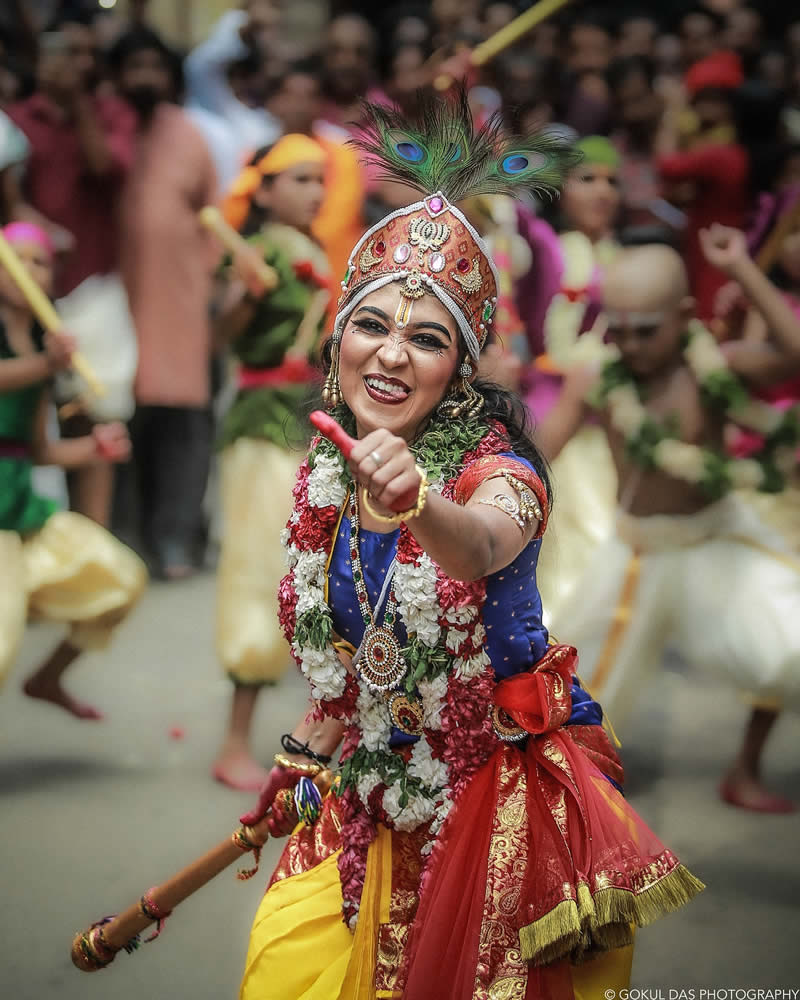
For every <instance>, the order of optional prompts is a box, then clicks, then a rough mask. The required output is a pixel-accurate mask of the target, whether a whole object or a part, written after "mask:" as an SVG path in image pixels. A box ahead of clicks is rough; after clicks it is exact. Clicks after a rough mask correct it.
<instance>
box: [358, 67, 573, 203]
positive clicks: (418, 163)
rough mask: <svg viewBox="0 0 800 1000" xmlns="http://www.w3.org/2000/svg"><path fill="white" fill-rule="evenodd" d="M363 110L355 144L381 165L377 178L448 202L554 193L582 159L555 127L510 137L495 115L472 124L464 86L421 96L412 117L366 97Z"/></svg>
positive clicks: (550, 194)
mask: <svg viewBox="0 0 800 1000" xmlns="http://www.w3.org/2000/svg"><path fill="white" fill-rule="evenodd" d="M363 111H364V117H363V121H362V123H361V130H360V132H359V135H358V137H357V138H355V139H353V140H352V144H353V145H354V146H356V147H357V148H358V149H360V150H361V151H362V152H363V153H364V154H366V156H365V158H366V160H367V162H370V163H372V164H375V165H376V166H377V167H378V168H379V176H380V177H382V178H384V179H386V180H392V181H399V182H401V183H404V184H408V185H409V186H411V187H413V188H416V189H417V190H418V191H420V192H421V193H422V194H424V195H428V194H432V193H433V192H435V191H441V193H442V194H443V195H444V196H445V197H446V198H447V199H448V200H449V201H450V202H458V201H462V200H463V199H464V198H469V197H471V196H473V195H478V194H509V195H512V196H514V195H517V194H519V193H520V192H522V191H524V190H528V191H536V192H537V193H539V194H544V195H547V196H549V197H553V196H554V195H555V194H556V193H557V192H558V190H559V188H560V187H561V183H562V181H563V179H564V175H565V174H566V172H567V171H568V170H569V169H570V168H571V167H573V166H575V164H577V163H578V162H580V159H581V154H580V153H579V152H577V151H576V150H575V149H574V147H573V146H571V145H570V144H569V142H567V141H566V140H565V139H564V138H563V136H560V135H557V134H555V133H553V132H550V133H548V132H547V131H543V132H539V133H537V134H535V135H529V136H520V135H508V134H507V132H506V130H505V127H504V124H503V121H502V117H501V115H500V114H499V113H495V114H494V115H492V116H491V117H490V118H489V120H488V121H487V122H486V124H485V125H483V126H481V127H480V128H477V129H476V127H475V125H474V122H473V119H472V112H471V110H470V107H469V101H468V100H467V90H466V87H465V86H464V85H463V84H462V85H461V86H459V87H458V89H457V91H456V93H455V97H454V99H452V100H446V99H443V98H441V97H438V96H435V95H427V94H425V95H421V96H420V99H419V111H418V113H417V115H416V116H415V120H414V121H409V120H407V119H406V117H405V116H404V115H403V113H402V112H401V111H399V110H398V109H397V108H392V107H384V106H383V105H379V104H372V103H369V102H364V104H363Z"/></svg>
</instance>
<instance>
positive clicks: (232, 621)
mask: <svg viewBox="0 0 800 1000" xmlns="http://www.w3.org/2000/svg"><path fill="white" fill-rule="evenodd" d="M298 465H299V458H298V456H297V455H295V454H292V453H291V452H287V451H286V450H285V449H282V448H279V447H277V445H274V444H272V443H270V442H269V441H261V440H256V439H254V438H239V439H238V440H237V441H235V442H234V443H233V444H232V445H229V446H228V447H227V448H226V449H225V450H224V451H223V452H222V458H221V486H220V492H221V498H222V550H221V553H220V560H219V571H218V573H217V654H218V656H219V658H220V661H221V663H222V665H223V667H224V668H225V670H226V672H227V673H228V674H229V675H230V676H231V677H232V678H233V680H234V681H236V682H237V683H239V684H263V683H265V682H270V681H277V680H279V679H280V678H281V677H282V676H283V674H284V673H285V672H286V670H287V668H288V666H289V663H290V653H289V646H288V644H287V642H286V639H285V638H284V636H283V633H282V632H281V629H280V625H279V623H278V584H279V583H280V580H281V577H282V576H283V575H284V573H285V572H286V564H285V558H284V552H283V548H282V547H281V543H280V536H281V531H282V530H283V528H284V527H285V526H286V521H287V520H288V518H289V514H290V512H291V509H292V487H293V486H294V481H295V477H296V475H297V467H298Z"/></svg>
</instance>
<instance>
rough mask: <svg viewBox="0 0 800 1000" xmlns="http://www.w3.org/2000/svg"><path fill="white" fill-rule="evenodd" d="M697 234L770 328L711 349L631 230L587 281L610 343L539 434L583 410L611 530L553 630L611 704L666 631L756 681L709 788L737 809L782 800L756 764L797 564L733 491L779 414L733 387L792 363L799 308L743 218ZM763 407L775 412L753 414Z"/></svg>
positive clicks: (657, 260)
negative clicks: (599, 462) (608, 486)
mask: <svg viewBox="0 0 800 1000" xmlns="http://www.w3.org/2000/svg"><path fill="white" fill-rule="evenodd" d="M701 239H702V243H703V249H704V252H705V253H706V255H707V257H708V259H709V262H710V263H712V264H713V265H714V266H715V267H719V268H721V269H722V270H724V271H726V272H727V273H728V274H729V275H730V276H731V277H732V278H733V279H735V280H736V281H738V282H739V284H740V285H741V286H742V288H743V290H744V291H745V293H746V294H747V296H748V297H749V299H750V300H751V302H752V303H753V304H754V306H755V307H756V308H757V309H758V310H759V311H761V313H762V314H763V316H764V318H765V320H766V322H767V325H768V326H769V328H770V333H771V337H770V339H769V340H768V341H765V342H763V343H760V344H755V345H754V344H751V343H749V342H747V343H746V342H743V341H740V342H733V343H731V344H730V345H725V347H724V349H722V350H721V349H720V348H719V347H718V346H717V345H716V343H715V341H714V340H713V338H712V337H711V336H710V334H708V332H707V331H706V330H705V329H704V328H703V327H702V326H700V325H699V324H697V321H696V320H693V309H694V300H693V299H692V298H691V297H690V296H689V286H688V280H687V275H686V271H685V269H684V266H683V263H682V261H681V258H680V257H679V256H678V254H677V253H675V251H673V250H671V249H670V248H668V247H666V246H643V247H639V248H636V249H631V250H627V251H624V252H623V253H621V254H620V255H619V256H618V257H617V258H616V259H615V261H614V262H613V264H612V266H611V267H610V268H609V270H608V271H607V272H606V275H605V282H604V291H603V300H604V312H605V316H606V319H607V323H608V337H607V339H608V340H609V341H610V342H611V344H613V345H614V348H615V349H616V350H615V352H614V357H613V359H612V360H609V361H608V362H607V363H606V364H605V365H604V366H603V368H602V370H598V369H597V368H595V369H592V370H590V369H586V368H584V369H579V370H575V371H573V372H572V373H571V375H570V376H569V377H568V378H567V380H566V382H565V386H564V390H563V392H562V395H561V397H560V399H559V401H558V403H557V404H556V406H555V407H554V409H553V410H552V411H551V412H550V414H549V415H548V418H547V420H546V421H545V422H544V424H543V425H542V426H541V428H540V432H539V435H538V436H537V440H538V442H539V444H540V446H541V447H542V448H543V450H544V451H545V453H546V454H547V455H548V457H549V458H551V459H552V458H554V457H555V456H556V455H557V454H558V453H559V451H560V450H561V448H562V447H563V446H564V444H565V443H566V442H567V441H568V440H569V439H570V438H571V437H572V435H573V434H574V433H575V432H576V431H577V430H578V428H579V427H580V426H581V425H582V423H583V421H584V420H585V419H586V418H587V416H588V414H589V411H590V409H594V410H595V411H596V412H597V413H598V415H599V419H600V421H601V423H602V426H603V427H604V429H605V431H606V433H607V435H608V441H609V445H610V447H611V451H612V454H613V457H614V462H615V464H616V467H617V472H618V476H619V493H618V503H619V512H618V517H617V523H616V534H615V537H614V538H612V539H611V540H610V541H609V542H608V543H607V544H605V545H603V546H601V547H600V549H599V550H598V552H597V553H596V555H595V557H594V559H593V561H592V563H591V564H590V566H589V569H588V571H587V574H586V576H585V577H584V579H583V580H582V581H581V583H580V584H579V586H578V587H577V589H576V591H575V592H574V594H573V595H572V597H571V598H570V599H569V600H568V601H567V602H566V605H565V606H562V608H561V609H560V610H559V612H558V615H557V618H558V620H557V621H555V622H554V623H553V631H554V633H555V634H556V635H560V636H563V637H566V638H567V639H568V640H569V641H570V642H571V643H573V644H574V645H576V646H577V647H578V649H579V650H580V654H581V675H582V677H584V679H585V680H586V683H587V684H588V685H589V686H590V688H591V689H592V690H593V691H594V692H595V693H596V694H597V696H598V698H600V700H601V701H602V703H603V706H604V708H605V709H606V710H607V711H608V714H609V716H610V718H612V719H615V720H616V719H617V718H619V717H620V716H621V715H623V714H624V712H625V711H626V710H627V709H629V708H630V707H631V706H632V704H633V700H634V697H635V695H636V694H637V693H638V691H639V690H640V688H641V681H642V679H643V677H644V675H645V674H646V673H647V671H648V670H649V669H652V668H653V667H655V666H657V665H658V661H659V659H660V657H661V654H662V652H663V650H664V647H665V646H666V645H667V644H669V645H670V646H674V647H676V648H677V649H678V650H679V652H680V653H681V655H682V656H683V657H684V658H685V659H686V660H687V661H688V662H689V663H690V664H692V665H697V666H701V667H708V668H710V669H712V670H715V671H716V672H717V673H719V674H722V675H724V676H726V677H727V678H729V679H731V680H733V682H734V683H735V684H736V685H737V686H738V687H740V688H741V689H742V690H745V691H747V692H748V693H750V694H753V695H756V696H757V697H758V699H759V702H758V704H759V706H760V707H756V708H755V709H754V711H753V714H752V716H751V718H750V722H749V725H748V728H747V732H746V735H745V739H744V743H743V745H742V749H741V751H740V753H739V756H738V757H737V759H736V761H735V762H734V764H733V766H732V767H731V769H730V771H729V773H728V775H727V776H726V778H725V780H724V782H723V784H722V787H721V794H722V796H723V798H724V799H725V800H726V801H728V802H730V803H731V804H734V805H738V806H741V807H744V808H750V809H756V810H758V811H764V812H787V811H790V810H791V809H792V808H793V805H792V803H790V802H787V801H786V800H785V799H782V798H779V797H777V796H774V795H771V794H769V793H768V792H767V791H766V790H765V789H764V788H763V786H762V785H761V782H760V777H759V765H760V760H761V756H762V754H763V749H764V746H765V744H766V740H767V737H768V735H769V732H770V730H771V728H772V726H773V724H774V722H775V720H776V718H777V711H776V710H775V708H774V707H767V702H766V701H765V699H769V698H772V699H774V698H776V697H780V698H786V699H789V700H791V699H794V700H797V699H798V697H799V696H800V630H798V629H797V627H796V622H795V618H796V614H797V609H798V608H799V607H800V564H798V563H796V562H795V563H792V561H791V559H790V558H788V557H787V555H786V554H785V553H784V552H783V551H782V541H781V540H780V539H779V538H778V537H772V536H771V535H770V533H769V531H768V529H766V528H765V527H764V526H763V525H762V524H761V523H760V522H759V521H758V520H757V518H756V517H755V515H754V514H753V513H752V511H751V510H750V509H748V508H746V507H745V506H744V505H743V504H742V503H741V502H740V501H739V500H738V498H737V497H736V496H735V495H734V494H733V493H732V492H731V490H733V489H735V488H736V487H744V486H750V487H752V486H760V487H761V488H767V489H772V490H774V489H776V488H779V487H780V480H781V469H782V468H783V467H784V465H785V461H786V457H787V456H786V454H785V451H786V449H783V448H781V447H780V446H779V444H778V442H779V441H780V440H784V441H786V440H789V439H791V430H792V428H791V425H792V421H791V419H790V418H788V417H787V418H785V419H784V421H783V423H781V424H780V426H776V424H777V423H778V421H780V420H781V419H782V418H781V417H780V416H778V415H776V414H775V413H774V411H769V413H767V412H766V411H765V410H764V409H763V408H761V407H760V406H759V404H757V403H754V402H752V401H751V400H750V399H749V394H748V390H747V386H748V385H750V386H755V385H758V384H764V383H768V382H770V381H777V380H778V379H780V378H785V377H786V376H787V375H788V374H790V373H791V371H792V370H794V371H797V370H800V324H798V322H797V320H796V318H795V317H794V315H793V314H792V311H791V310H790V309H789V308H788V307H787V306H786V303H785V302H784V300H783V299H782V297H781V295H780V294H779V293H778V292H777V290H776V289H774V288H773V286H772V285H770V283H769V282H768V281H767V279H766V278H765V277H764V276H763V275H762V274H761V272H760V271H759V270H758V268H757V267H756V265H755V264H754V263H753V261H752V260H750V258H749V256H748V255H747V250H746V247H745V242H744V238H743V236H742V234H741V233H739V232H738V231H736V230H731V229H727V228H725V227H722V226H715V227H712V229H711V230H709V231H704V232H703V233H702V234H701ZM765 419H769V420H772V421H773V422H772V424H771V425H770V426H769V427H766V428H764V427H763V424H764V420H765ZM732 422H738V423H740V424H742V425H744V426H747V427H752V426H753V425H754V422H756V423H759V426H761V427H762V429H764V432H765V438H764V446H763V448H762V449H761V450H760V451H759V452H758V454H757V456H755V457H751V458H750V459H749V460H745V461H734V460H731V459H730V458H729V457H728V454H727V452H726V450H725V438H726V434H727V433H728V432H729V431H730V427H731V424H732ZM787 435H788V437H787ZM789 458H790V459H791V458H793V454H792V451H791V449H790V450H789ZM586 474H587V475H591V469H587V470H586Z"/></svg>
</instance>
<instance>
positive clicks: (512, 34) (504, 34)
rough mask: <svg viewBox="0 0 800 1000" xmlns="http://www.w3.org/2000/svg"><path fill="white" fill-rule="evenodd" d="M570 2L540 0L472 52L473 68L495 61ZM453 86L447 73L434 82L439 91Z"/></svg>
mask: <svg viewBox="0 0 800 1000" xmlns="http://www.w3.org/2000/svg"><path fill="white" fill-rule="evenodd" d="M570 2H571V0H539V3H535V4H534V5H533V7H530V8H529V9H528V10H526V11H525V12H524V13H522V14H520V15H519V17H515V18H514V20H513V21H509V23H508V24H507V25H506V26H505V27H504V28H501V29H500V30H499V31H496V32H495V33H494V34H493V35H492V36H491V37H490V38H487V39H486V41H485V42H481V43H480V45H476V46H475V48H474V49H473V50H472V57H471V59H470V63H471V64H472V65H473V66H483V64H484V63H487V62H489V60H490V59H494V57H495V56H496V55H498V54H499V53H500V52H502V51H503V49H507V48H509V47H510V46H512V45H513V44H514V43H515V42H518V41H519V40H520V38H522V37H523V35H526V34H527V33H528V32H529V31H532V30H533V29H534V28H535V27H536V25H537V24H541V23H542V21H546V20H547V18H548V17H550V16H551V15H553V14H555V13H557V11H559V10H561V8H562V7H566V6H567V4H568V3H570ZM452 85H453V79H452V77H451V76H449V75H448V74H447V73H443V74H442V75H441V76H438V77H437V78H436V79H435V80H434V86H435V87H436V89H437V90H449V89H450V87H452Z"/></svg>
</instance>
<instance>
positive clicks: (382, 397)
mask: <svg viewBox="0 0 800 1000" xmlns="http://www.w3.org/2000/svg"><path fill="white" fill-rule="evenodd" d="M408 301H409V300H407V299H403V297H402V296H401V295H400V286H399V285H398V284H397V283H396V282H393V283H392V284H389V285H385V286H384V287H383V288H379V289H378V290H377V291H375V292H372V293H371V294H370V295H367V296H366V297H365V298H364V300H363V301H362V302H361V303H360V304H359V305H358V306H357V308H356V309H354V310H353V314H352V316H351V317H350V318H349V319H348V321H347V324H346V326H345V328H344V332H343V335H342V343H341V347H340V354H339V382H340V386H341V393H342V398H343V399H344V401H345V402H346V403H347V405H348V406H349V407H350V410H351V411H352V413H353V415H354V416H355V418H356V427H357V430H358V436H359V437H363V436H364V435H365V434H368V433H370V431H373V430H377V429H378V428H379V427H383V428H386V430H388V431H390V432H391V433H392V434H396V435H397V436H398V437H402V438H405V440H406V441H412V440H413V439H414V437H415V436H416V435H417V433H418V432H419V431H420V430H421V428H422V427H423V426H424V424H425V423H426V421H427V419H428V417H429V416H430V415H431V413H432V412H433V410H434V409H435V407H436V405H437V404H438V403H439V402H440V401H441V400H442V399H443V397H444V396H446V395H447V391H448V389H449V387H450V383H451V382H452V380H453V377H454V375H455V372H456V367H457V366H458V363H459V361H460V358H461V353H462V344H461V340H460V337H459V334H458V331H457V328H456V324H455V320H454V319H453V317H452V316H451V315H450V313H449V312H448V311H447V309H445V307H444V306H443V305H442V304H441V303H440V302H439V300H438V299H436V298H434V296H433V295H429V294H426V295H423V296H422V298H419V299H414V300H413V307H412V309H411V315H410V317H409V319H408V323H407V325H406V326H405V327H404V328H403V329H399V328H398V324H397V321H396V319H395V316H396V314H397V312H398V308H399V307H402V306H403V304H404V303H406V302H408Z"/></svg>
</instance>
